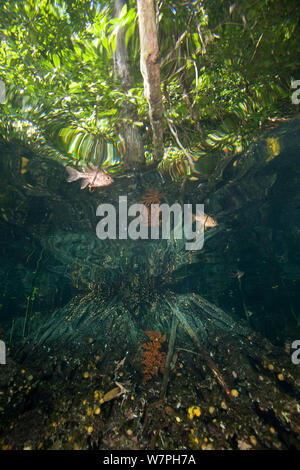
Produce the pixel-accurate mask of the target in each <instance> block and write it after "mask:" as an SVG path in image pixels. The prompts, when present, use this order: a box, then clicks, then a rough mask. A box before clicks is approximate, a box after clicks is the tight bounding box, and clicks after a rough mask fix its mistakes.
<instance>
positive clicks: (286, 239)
mask: <svg viewBox="0 0 300 470" xmlns="http://www.w3.org/2000/svg"><path fill="white" fill-rule="evenodd" d="M299 130H300V121H299V120H295V121H292V122H289V123H287V124H284V125H282V126H281V127H279V128H277V129H276V130H274V131H272V132H269V133H268V134H267V135H266V136H265V137H264V138H262V139H260V140H259V141H258V142H257V143H256V144H254V145H253V146H252V147H251V148H250V149H249V150H248V151H245V152H244V153H243V154H240V155H238V156H236V157H233V158H229V159H228V160H226V161H224V163H223V164H222V165H219V166H218V167H217V168H216V170H215V172H214V173H212V175H211V176H210V177H209V178H208V179H207V180H206V181H203V182H202V183H201V184H199V181H198V182H197V181H189V180H188V181H186V183H185V185H182V184H181V182H179V183H178V184H177V183H174V182H171V181H167V180H164V179H163V178H162V177H161V175H159V174H158V173H157V172H155V171H153V172H150V173H149V172H148V173H147V174H145V175H143V174H142V173H139V174H136V175H134V174H132V175H129V177H128V178H122V177H119V178H118V177H116V178H115V182H114V183H113V184H112V185H111V186H108V187H105V188H100V189H97V190H96V191H95V192H92V193H90V192H89V191H88V190H87V189H86V190H84V191H80V183H79V182H74V183H72V184H68V183H66V176H67V174H66V170H65V168H64V166H63V163H62V162H60V161H54V160H51V159H50V158H46V157H44V156H43V155H37V154H36V153H34V152H33V151H32V150H30V149H29V148H27V147H26V146H24V144H20V143H18V142H14V143H5V142H1V145H0V155H1V157H0V168H1V183H0V186H1V188H0V210H1V213H0V215H1V217H0V235H1V236H0V256H1V263H0V282H1V293H0V328H1V329H0V334H1V338H0V339H2V341H4V343H5V346H6V356H7V357H6V362H7V364H6V365H1V366H0V367H1V369H0V389H1V395H0V413H1V415H2V418H1V423H3V424H1V426H0V442H1V445H2V446H3V448H10V449H22V448H24V447H30V448H32V449H36V448H43V449H49V448H57V449H68V448H80V449H115V448H120V449H144V448H148V449H149V448H152V449H154V448H158V449H175V448H187V449H193V450H197V449H201V448H205V447H206V446H209V447H208V448H210V447H211V448H214V449H232V448H233V449H234V448H260V449H269V448H271V449H277V448H280V449H287V448H288V449H293V448H299V441H298V436H299V432H300V427H299V426H300V424H299V423H300V418H299V416H300V415H299V411H300V408H299V406H300V405H299V404H298V402H299V383H300V382H299V370H298V367H299V366H298V365H297V364H293V362H292V360H291V355H292V352H293V349H291V344H292V343H293V341H295V340H297V339H298V338H299V327H300V317H299V311H300V295H299V292H300V286H299V284H300V250H299V246H300V243H299V242H300V192H299V182H300V170H299V148H300V139H299V135H300V134H299ZM153 188H154V190H155V191H157V192H159V194H160V195H159V198H160V199H161V202H166V203H168V204H173V203H175V202H179V203H181V204H182V203H194V204H195V203H204V205H205V212H206V213H207V214H209V215H210V216H212V217H213V218H214V219H215V220H216V221H217V223H218V225H217V226H216V227H212V228H208V229H207V230H206V231H205V244H204V248H203V249H202V250H199V251H191V252H189V251H187V250H185V246H184V242H185V240H148V241H147V240H136V241H134V240H118V239H116V240H105V241H104V240H99V239H98V238H97V236H96V225H97V223H98V221H99V218H97V217H96V208H97V207H98V205H99V204H103V203H111V204H113V205H115V206H117V204H118V200H119V199H118V198H119V196H120V195H126V196H127V198H128V204H129V205H130V204H133V203H138V202H141V201H143V200H144V198H145V196H146V195H147V194H148V192H149V190H151V189H153ZM174 318H175V319H176V321H175V320H174ZM174 322H175V323H174ZM145 331H148V332H149V331H150V332H152V336H151V335H150V336H149V334H147V333H145ZM159 334H161V336H159ZM155 335H156V336H155ZM164 335H165V336H164ZM172 335H173V339H174V345H173V346H172V341H171V338H172ZM153 338H156V339H153ZM151 341H152V343H153V344H152V343H151ZM158 343H159V346H160V347H159V348H157V347H156V346H157V344H158ZM145 344H148V347H146V346H145ZM170 345H171V346H170ZM145 351H150V355H148V356H147V354H144V353H145ZM168 351H169V354H168ZM143 361H146V364H145V363H144V362H143ZM147 361H148V362H147ZM166 361H167V362H166ZM155 364H156V365H155ZM159 364H160V365H159ZM147 367H148V372H147V370H146V369H147ZM151 367H152V369H151ZM155 367H156V368H155ZM165 370H167V372H168V374H167V375H166V374H164V371H165ZM149 371H150V372H149ZM146 377H147V378H146ZM116 382H117V383H118V384H122V386H123V387H125V390H126V391H124V390H123V389H121V388H119V389H118V387H119V385H116ZM112 390H115V392H112V394H111V395H107V393H108V392H110V391H112ZM103 397H106V398H103ZM101 400H104V401H101ZM156 402H157V403H156ZM12 403H13V404H12ZM153 403H154V405H153V406H152V404H153ZM149 405H151V406H149ZM193 407H194V408H193ZM198 408H199V410H200V411H197V410H198ZM199 413H200V415H199ZM25 423H27V424H26V425H25ZM26 430H27V431H26ZM225 430H226V431H225ZM153 431H155V433H153ZM153 436H155V437H153ZM39 446H40V447H39Z"/></svg>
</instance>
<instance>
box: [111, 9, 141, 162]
mask: <svg viewBox="0 0 300 470" xmlns="http://www.w3.org/2000/svg"><path fill="white" fill-rule="evenodd" d="M125 4H126V1H125V0H114V10H115V12H114V15H115V17H116V18H118V17H119V16H120V13H121V11H122V8H123V7H124V5H125ZM127 59H128V58H127V51H126V46H125V31H124V29H120V31H119V32H118V34H117V40H116V50H115V53H114V73H115V76H116V77H118V78H119V79H120V82H121V87H122V89H123V91H124V92H127V91H128V90H129V89H130V88H132V86H133V84H132V78H131V73H130V67H129V63H128V60H127ZM125 106H126V111H127V117H128V118H129V119H130V121H132V120H137V109H136V107H135V106H134V105H133V104H132V103H130V102H126V104H125ZM120 136H121V139H122V141H123V144H124V145H123V146H124V156H123V157H124V161H125V162H126V165H127V166H129V167H131V168H135V167H137V166H140V165H142V164H143V163H144V145H143V141H142V136H141V132H140V129H139V127H137V126H135V125H134V124H133V123H132V122H126V121H123V122H122V124H121V125H120Z"/></svg>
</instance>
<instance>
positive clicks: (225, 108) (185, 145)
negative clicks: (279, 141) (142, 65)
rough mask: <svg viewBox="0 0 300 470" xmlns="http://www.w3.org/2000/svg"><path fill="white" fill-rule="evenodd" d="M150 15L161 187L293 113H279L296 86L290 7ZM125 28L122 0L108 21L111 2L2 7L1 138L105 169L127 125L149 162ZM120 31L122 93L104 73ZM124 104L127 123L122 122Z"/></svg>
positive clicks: (31, 2) (132, 26)
mask: <svg viewBox="0 0 300 470" xmlns="http://www.w3.org/2000/svg"><path fill="white" fill-rule="evenodd" d="M156 12H157V23H158V32H159V43H160V52H161V75H162V77H161V78H162V83H161V86H162V92H163V99H164V120H165V123H164V125H165V157H164V159H163V161H162V162H161V164H160V167H161V169H165V170H167V171H169V172H170V174H171V175H172V177H173V178H177V177H178V176H180V175H181V174H189V173H190V172H191V170H193V169H194V170H195V171H197V170H198V171H201V161H202V160H201V159H202V157H203V156H205V155H207V154H211V153H212V152H216V151H220V155H222V151H225V152H226V153H227V152H230V151H238V150H239V149H240V148H242V146H244V145H245V143H247V142H248V141H249V139H252V138H253V136H255V135H257V130H258V129H259V128H261V127H263V126H265V125H266V124H267V123H268V122H270V120H274V119H278V118H280V117H282V116H286V115H290V114H292V113H293V112H297V111H299V110H298V109H297V106H295V105H292V103H291V81H292V80H293V79H295V80H296V79H297V78H300V77H299V76H297V70H299V65H300V60H299V57H300V54H299V47H300V46H299V18H300V6H299V5H297V4H296V2H292V1H290V0H280V1H279V0H257V1H249V0H240V1H236V2H235V3H231V2H230V1H229V0H203V1H200V0H190V1H184V0H176V1H173V2H169V1H166V0H160V1H158V2H156ZM137 22H138V18H137V14H136V4H135V2H134V1H132V0H130V1H129V2H128V6H127V7H125V8H124V9H123V12H122V15H121V18H119V19H116V18H114V17H113V2H112V1H111V2H109V4H108V2H99V1H98V2H96V1H88V0H77V1H74V0H56V1H55V0H22V1H11V0H4V1H3V4H2V7H1V11H0V25H1V26H0V38H1V50H0V79H2V80H3V81H4V82H5V84H6V102H5V104H2V105H0V117H1V124H0V126H1V127H0V130H1V134H2V135H3V136H4V137H9V138H11V137H12V136H14V135H17V136H19V137H20V136H23V138H25V139H26V140H28V141H29V142H30V143H31V144H34V142H35V143H36V145H39V146H41V145H42V146H44V147H45V146H49V147H48V148H50V149H51V151H52V153H53V154H56V153H58V152H59V153H60V155H63V156H64V157H66V158H73V159H75V160H76V161H78V162H79V163H81V162H82V161H86V160H94V161H96V162H103V163H104V164H105V165H107V166H112V165H114V164H116V163H118V159H119V155H120V149H121V147H122V141H121V140H120V138H119V126H120V122H122V121H123V122H125V121H126V122H127V123H128V122H129V123H130V122H132V120H133V119H134V122H135V123H136V124H137V125H139V126H140V128H141V130H142V133H143V136H144V143H145V155H146V157H147V159H148V160H151V144H152V142H151V132H150V126H149V117H148V106H147V102H146V100H145V98H144V95H143V80H142V76H141V73H140V69H139V38H138V28H137ZM120 28H125V30H126V35H125V40H126V45H127V48H128V54H129V62H130V68H131V74H132V81H133V88H132V89H130V90H129V92H127V91H126V92H125V91H124V90H122V87H121V86H120V84H119V83H118V79H117V78H116V76H115V74H114V50H115V44H116V35H117V33H118V31H120ZM128 101H130V102H132V103H133V104H134V105H135V107H136V109H137V110H138V116H135V117H133V116H131V115H130V113H128V106H126V104H127V103H128ZM53 149H54V150H53ZM223 153H224V152H223Z"/></svg>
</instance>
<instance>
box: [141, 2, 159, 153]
mask: <svg viewBox="0 0 300 470" xmlns="http://www.w3.org/2000/svg"><path fill="white" fill-rule="evenodd" d="M137 7H138V16H139V31H140V45H141V73H142V75H143V78H144V93H145V96H146V99H147V101H148V104H149V115H150V122H151V127H152V132H153V157H154V159H155V160H156V161H157V162H159V161H160V160H161V159H162V157H163V154H164V145H163V122H162V116H163V106H162V96H161V89H160V59H159V47H158V38H157V28H156V23H155V12H154V3H153V0H137Z"/></svg>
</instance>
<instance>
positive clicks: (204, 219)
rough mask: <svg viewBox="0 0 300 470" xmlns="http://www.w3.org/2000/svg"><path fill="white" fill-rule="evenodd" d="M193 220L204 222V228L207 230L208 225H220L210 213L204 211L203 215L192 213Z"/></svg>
mask: <svg viewBox="0 0 300 470" xmlns="http://www.w3.org/2000/svg"><path fill="white" fill-rule="evenodd" d="M192 220H193V222H195V221H196V220H197V221H199V222H202V223H203V225H204V230H206V229H207V228H208V227H216V226H217V225H218V222H217V221H216V220H215V219H213V218H212V217H211V216H210V215H207V214H205V213H204V212H203V214H201V215H194V214H193V215H192Z"/></svg>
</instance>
